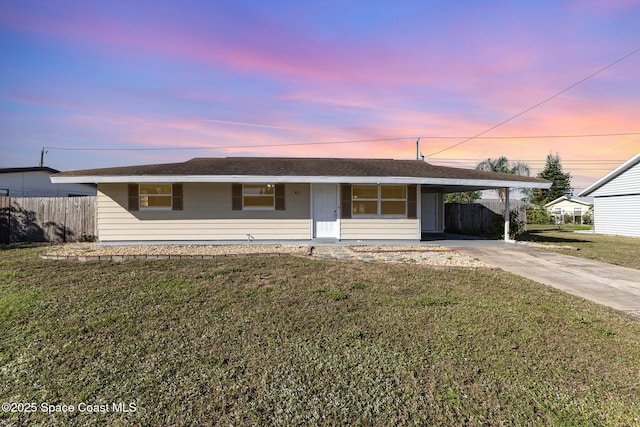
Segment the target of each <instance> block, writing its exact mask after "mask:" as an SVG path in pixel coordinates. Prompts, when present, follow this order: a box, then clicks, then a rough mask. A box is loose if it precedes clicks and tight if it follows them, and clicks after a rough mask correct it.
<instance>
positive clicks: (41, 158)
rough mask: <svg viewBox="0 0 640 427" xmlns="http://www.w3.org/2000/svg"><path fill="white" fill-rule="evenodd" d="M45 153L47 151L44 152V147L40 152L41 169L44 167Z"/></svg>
mask: <svg viewBox="0 0 640 427" xmlns="http://www.w3.org/2000/svg"><path fill="white" fill-rule="evenodd" d="M44 153H46V151H44V147H42V150H40V167H43V166H44Z"/></svg>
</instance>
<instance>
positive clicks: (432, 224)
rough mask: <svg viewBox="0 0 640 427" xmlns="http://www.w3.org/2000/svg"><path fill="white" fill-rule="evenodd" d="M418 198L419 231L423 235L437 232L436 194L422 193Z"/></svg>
mask: <svg viewBox="0 0 640 427" xmlns="http://www.w3.org/2000/svg"><path fill="white" fill-rule="evenodd" d="M420 197H421V203H420V212H421V217H422V218H421V219H420V224H421V226H420V229H421V231H422V232H423V233H428V232H434V231H438V230H437V226H438V194H437V193H422V194H421V195H420Z"/></svg>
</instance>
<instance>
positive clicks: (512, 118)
mask: <svg viewBox="0 0 640 427" xmlns="http://www.w3.org/2000/svg"><path fill="white" fill-rule="evenodd" d="M639 51H640V48H637V49H635V50H634V51H632V52H631V53H628V54H626V55H625V56H623V57H622V58H619V59H617V60H615V61H613V62H612V63H610V64H608V65H606V66H605V67H603V68H601V69H599V70H598V71H595V72H593V73H591V74H589V75H588V76H587V77H585V78H583V79H582V80H579V81H577V82H576V83H574V84H572V85H571V86H569V87H567V88H565V89H563V90H561V91H560V92H556V93H555V94H553V95H551V96H550V97H548V98H546V99H544V100H543V101H540V102H538V103H537V104H535V105H533V106H532V107H529V108H527V109H526V110H524V111H521V112H519V113H518V114H515V115H513V116H511V117H509V118H507V119H506V120H503V121H501V122H500V123H498V124H497V125H495V126H492V127H490V128H489V129H487V130H485V131H482V132H480V133H479V134H477V135H475V136H472V137H470V138H467V139H465V140H463V141H460V142H458V143H457V144H454V145H452V146H450V147H447V148H444V149H442V150H440V151H436V152H435V153H431V154H428V155H427V157H431V156H435V155H438V154H440V153H443V152H445V151H447V150H450V149H452V148H454V147H457V146H459V145H462V144H464V143H466V142H469V141H471V140H472V139H476V138H478V137H479V136H482V135H484V134H485V133H489V132H491V131H492V130H494V129H497V128H499V127H500V126H502V125H504V124H506V123H509V122H510V121H512V120H515V119H517V118H518V117H520V116H522V115H524V114H526V113H528V112H529V111H531V110H533V109H535V108H538V107H539V106H541V105H543V104H546V103H547V102H549V101H551V100H552V99H554V98H557V97H558V96H560V95H562V94H563V93H565V92H568V91H570V90H571V89H573V88H574V87H576V86H578V85H579V84H581V83H584V82H586V81H587V80H589V79H591V78H592V77H595V76H597V75H598V74H600V73H601V72H603V71H605V70H607V69H609V68H611V67H613V66H614V65H616V64H618V63H619V62H622V61H624V60H625V59H627V58H628V57H630V56H631V55H634V54H635V53H637V52H639Z"/></svg>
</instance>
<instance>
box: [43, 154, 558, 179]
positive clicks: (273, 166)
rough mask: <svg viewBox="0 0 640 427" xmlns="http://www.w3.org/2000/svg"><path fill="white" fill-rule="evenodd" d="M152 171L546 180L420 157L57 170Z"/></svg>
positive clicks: (205, 161) (201, 161)
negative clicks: (408, 158)
mask: <svg viewBox="0 0 640 427" xmlns="http://www.w3.org/2000/svg"><path fill="white" fill-rule="evenodd" d="M151 175H159V176H163V175H164V176H168V175H171V176H173V175H189V176H307V177H308V176H334V177H342V176H344V177H412V178H444V179H482V180H495V181H503V180H504V181H517V182H540V183H546V182H547V181H545V180H543V179H540V178H532V177H528V176H520V175H510V174H504V173H496V172H486V171H478V170H475V169H463V168H453V167H448V166H435V165H432V164H429V163H426V162H423V161H420V160H392V159H332V158H288V157H225V158H202V157H200V158H194V159H191V160H188V161H186V162H182V163H165V164H155V165H143V166H128V167H114V168H102V169H86V170H76V171H69V172H62V173H58V174H56V176H59V177H75V176H151Z"/></svg>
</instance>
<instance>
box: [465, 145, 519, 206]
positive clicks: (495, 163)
mask: <svg viewBox="0 0 640 427" xmlns="http://www.w3.org/2000/svg"><path fill="white" fill-rule="evenodd" d="M476 169H478V170H481V171H488V172H502V173H510V174H512V175H525V176H529V173H530V171H529V165H527V164H526V163H524V162H510V161H509V159H507V158H506V157H505V156H500V157H498V158H497V159H492V158H488V159H485V160H483V161H481V162H480V163H478V165H477V166H476ZM497 191H498V197H499V198H500V201H501V202H502V201H504V188H498V190H497Z"/></svg>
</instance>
